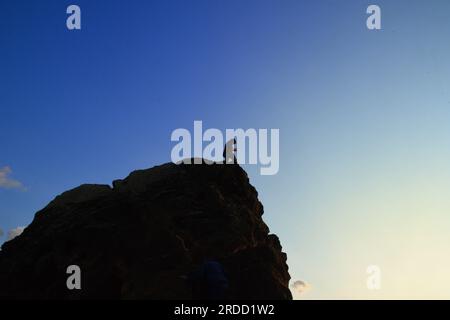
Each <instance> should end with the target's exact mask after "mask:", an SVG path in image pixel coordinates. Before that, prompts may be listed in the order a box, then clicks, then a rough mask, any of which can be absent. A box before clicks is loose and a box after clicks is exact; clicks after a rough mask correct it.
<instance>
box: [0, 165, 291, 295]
mask: <svg viewBox="0 0 450 320" xmlns="http://www.w3.org/2000/svg"><path fill="white" fill-rule="evenodd" d="M257 196H258V194H257V192H256V190H255V188H254V187H252V186H251V185H250V184H249V180H248V177H247V174H246V173H245V171H244V170H243V169H242V168H241V167H239V166H238V165H217V164H214V165H206V164H202V165H183V164H182V165H175V164H172V163H169V164H164V165H161V166H157V167H154V168H151V169H148V170H140V171H135V172H133V173H131V174H130V175H129V176H128V177H127V178H126V179H124V180H117V181H114V182H113V188H111V187H110V186H108V185H82V186H80V187H78V188H75V189H73V190H70V191H67V192H65V193H63V194H61V195H60V196H58V197H56V198H55V199H54V200H53V201H52V202H51V203H50V204H48V205H47V207H45V208H44V209H43V210H41V211H39V212H38V213H36V216H35V218H34V220H33V222H32V223H31V224H30V225H29V226H28V227H27V228H26V229H25V231H24V232H23V233H22V235H20V236H18V237H17V238H15V239H13V240H11V241H9V242H6V243H5V244H4V245H3V247H2V251H0V298H13V299H16V298H17V299H24V298H28V299H30V298H31V299H103V298H112V299H191V298H192V293H191V290H190V287H189V285H188V284H187V281H186V276H187V275H188V274H189V273H190V272H191V271H192V270H193V269H195V268H196V266H198V265H199V264H200V263H201V262H202V261H204V259H214V260H215V261H219V262H220V263H221V264H222V265H223V267H224V269H225V272H226V274H227V277H228V279H229V289H228V291H227V297H228V298H230V299H291V298H292V296H291V293H290V291H289V289H288V282H289V279H290V276H289V273H288V266H287V264H286V254H285V253H283V252H282V251H281V245H280V242H279V240H278V238H277V236H275V235H270V234H269V229H268V227H267V226H266V224H265V223H264V222H263V220H262V217H261V216H262V214H263V206H262V204H261V203H260V202H259V201H258V198H257ZM69 265H78V266H79V267H80V269H81V290H68V288H67V286H66V281H67V278H68V277H69V276H70V274H67V273H66V271H67V267H68V266H69Z"/></svg>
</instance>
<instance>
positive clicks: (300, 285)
mask: <svg viewBox="0 0 450 320" xmlns="http://www.w3.org/2000/svg"><path fill="white" fill-rule="evenodd" d="M291 289H292V291H294V292H295V293H297V294H299V295H302V294H305V292H307V291H309V290H310V289H311V285H310V284H308V283H306V282H305V281H302V280H297V281H295V282H294V283H293V284H292V285H291Z"/></svg>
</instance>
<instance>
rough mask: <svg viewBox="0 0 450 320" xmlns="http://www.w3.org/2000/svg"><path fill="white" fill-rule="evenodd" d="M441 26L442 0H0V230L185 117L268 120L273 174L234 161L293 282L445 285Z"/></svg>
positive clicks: (448, 221) (349, 291) (448, 22)
mask: <svg viewBox="0 0 450 320" xmlns="http://www.w3.org/2000/svg"><path fill="white" fill-rule="evenodd" d="M70 4H77V5H78V6H79V7H80V8H81V13H82V20H81V21H82V28H81V30H73V31H69V30H68V29H67V28H66V18H67V16H68V15H67V14H66V8H67V6H69V5H70ZM370 4H376V5H378V6H379V7H380V8H381V21H382V22H381V23H382V29H381V30H368V29H367V27H366V19H367V17H368V14H367V13H366V9H367V7H368V6H369V5H370ZM449 34H450V3H449V2H448V1H445V0H432V1H413V0H408V1H406V0H398V1H378V0H377V1H363V0H349V1H345V2H344V1H337V0H333V1H332V0H320V1H318V0H315V1H313V0H311V1H298V0H283V1H281V0H270V1H269V0H245V1H238V0H214V1H212V0H195V1H193V0H188V1H186V0H185V1H181V0H180V1H175V0H164V1H162V0H154V1H143V0H142V1H137V0H135V1H126V2H125V1H117V0H116V1H114V0H109V1H104V0H95V1H92V0H89V1H86V0H74V1H72V2H68V1H60V0H58V1H57V0H54V1H51V0H46V1H43V0H41V1H32V0H28V1H25V0H1V2H0V40H1V47H0V141H1V144H2V146H1V149H0V150H1V151H0V229H1V230H2V231H3V232H0V243H1V242H3V241H5V240H6V239H7V238H8V231H12V233H14V232H15V231H17V230H21V229H20V228H19V229H17V228H18V227H24V226H26V225H28V224H29V223H30V222H31V221H32V219H33V217H34V214H35V212H36V211H38V210H39V209H41V208H43V207H44V206H45V205H46V204H47V203H48V202H49V201H51V200H52V199H53V198H54V197H55V196H56V195H58V194H60V193H62V192H63V191H66V190H68V189H71V188H74V187H76V186H78V185H80V184H83V183H104V184H110V183H111V181H113V180H115V179H118V178H123V177H125V176H127V175H128V173H129V172H131V171H133V170H136V169H141V168H149V167H152V166H154V165H158V164H161V163H165V162H169V161H170V160H171V159H170V152H171V149H172V147H173V146H174V143H173V142H172V141H171V140H170V136H171V133H172V131H173V130H175V129H177V128H187V129H189V130H192V129H193V122H194V121H195V120H201V121H203V126H204V127H205V128H218V129H221V130H225V129H227V128H245V129H248V128H257V129H258V128H269V129H270V128H276V129H279V130H280V169H279V172H278V174H276V175H273V176H262V175H260V174H259V170H258V167H256V166H250V165H248V166H245V169H246V170H247V172H248V173H249V177H250V182H251V183H252V184H253V185H254V186H255V187H256V189H257V190H258V192H259V198H260V200H261V202H262V203H263V204H264V208H265V213H264V216H263V218H264V220H265V221H266V223H267V224H268V225H269V227H270V229H271V232H273V233H276V234H277V235H278V236H279V238H280V240H281V243H282V246H283V250H284V251H285V252H286V253H287V255H288V265H289V271H290V274H291V277H292V281H291V282H292V283H294V281H297V280H301V281H304V282H306V283H307V285H306V286H300V287H302V288H305V287H307V289H308V290H307V292H304V293H302V294H300V293H299V292H298V291H297V290H295V289H293V293H294V298H296V299H394V298H405V299H413V298H424V299H443V298H447V299H449V298H450V293H449V291H448V288H449V287H450V272H448V270H450V197H449V196H448V195H449V193H450V126H449V125H448V123H449V120H450V91H449V90H448V81H449V75H450V60H449V59H448V57H449V55H450V42H449V41H448V36H449ZM373 265H375V266H378V267H379V270H380V272H381V273H380V280H381V282H380V284H381V286H380V288H379V289H378V290H369V289H368V287H367V279H368V277H369V274H368V273H367V272H366V271H367V268H368V266H373ZM296 287H297V288H298V287H299V286H296Z"/></svg>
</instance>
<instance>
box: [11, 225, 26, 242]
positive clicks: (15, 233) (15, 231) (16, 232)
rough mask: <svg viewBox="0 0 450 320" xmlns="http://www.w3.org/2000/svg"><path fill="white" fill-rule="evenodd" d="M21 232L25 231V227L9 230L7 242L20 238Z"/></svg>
mask: <svg viewBox="0 0 450 320" xmlns="http://www.w3.org/2000/svg"><path fill="white" fill-rule="evenodd" d="M23 230H25V227H17V228H15V229H11V230H9V231H8V239H7V241H10V240H12V239H14V238H15V237H17V236H20V235H21V234H22V232H23Z"/></svg>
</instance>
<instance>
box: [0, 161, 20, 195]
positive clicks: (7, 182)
mask: <svg viewBox="0 0 450 320" xmlns="http://www.w3.org/2000/svg"><path fill="white" fill-rule="evenodd" d="M11 173H12V170H11V168H10V167H8V166H6V167H3V168H0V188H4V189H20V190H25V187H24V186H23V184H22V182H20V181H18V180H14V179H11V178H10V177H9V176H10V175H11Z"/></svg>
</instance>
